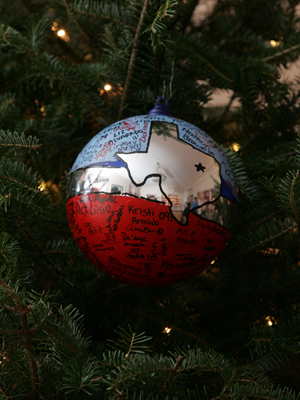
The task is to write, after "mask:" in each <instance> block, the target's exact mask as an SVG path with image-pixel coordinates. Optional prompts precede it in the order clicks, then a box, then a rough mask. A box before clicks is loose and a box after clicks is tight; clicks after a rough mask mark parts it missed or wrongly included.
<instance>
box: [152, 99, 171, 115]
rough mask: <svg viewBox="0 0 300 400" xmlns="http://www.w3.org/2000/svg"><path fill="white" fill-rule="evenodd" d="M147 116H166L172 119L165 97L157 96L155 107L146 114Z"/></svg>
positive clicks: (167, 100)
mask: <svg viewBox="0 0 300 400" xmlns="http://www.w3.org/2000/svg"><path fill="white" fill-rule="evenodd" d="M148 115H167V116H168V117H172V112H171V109H170V102H169V99H168V98H167V97H165V96H159V97H158V98H157V100H156V102H155V106H154V107H153V108H152V109H151V110H150V111H149V112H148Z"/></svg>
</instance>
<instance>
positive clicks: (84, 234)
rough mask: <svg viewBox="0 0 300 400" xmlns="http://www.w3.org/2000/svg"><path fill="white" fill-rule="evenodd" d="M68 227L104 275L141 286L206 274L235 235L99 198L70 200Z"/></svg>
mask: <svg viewBox="0 0 300 400" xmlns="http://www.w3.org/2000/svg"><path fill="white" fill-rule="evenodd" d="M66 211H67V217H68V222H69V225H70V228H71V231H72V234H73V236H74V239H75V241H76V243H77V244H78V246H79V248H80V249H81V251H82V252H83V253H84V254H85V256H86V257H87V258H88V259H89V260H90V261H91V262H92V263H93V264H94V265H95V266H96V267H97V268H99V269H100V270H101V271H102V272H104V273H106V274H108V275H110V276H111V277H113V278H115V279H118V280H120V281H123V282H126V283H129V284H132V285H138V286H167V285H172V284H176V283H179V282H182V281H184V280H186V279H188V278H191V277H193V276H195V275H197V274H199V273H200V272H202V271H203V270H205V269H206V268H207V267H208V266H209V265H210V264H211V263H212V262H213V261H214V260H215V259H216V258H217V257H218V256H219V255H220V253H221V252H222V250H223V249H224V247H225V245H226V244H227V242H228V241H229V239H230V232H229V231H228V230H226V229H225V228H223V227H222V226H221V225H219V224H217V223H215V222H213V221H207V220H205V219H203V218H201V217H200V216H198V215H194V214H192V213H191V214H189V216H188V223H187V224H185V225H182V224H180V223H179V222H178V221H177V220H176V219H175V218H174V216H173V215H172V213H171V212H170V209H169V206H166V205H163V204H161V203H156V202H153V201H148V200H145V199H140V198H135V197H131V196H122V195H105V194H99V193H93V194H88V195H84V196H75V197H72V198H70V199H69V200H68V201H67V204H66Z"/></svg>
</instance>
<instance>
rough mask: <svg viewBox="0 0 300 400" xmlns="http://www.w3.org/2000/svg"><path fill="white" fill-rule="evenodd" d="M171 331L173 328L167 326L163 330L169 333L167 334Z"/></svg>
mask: <svg viewBox="0 0 300 400" xmlns="http://www.w3.org/2000/svg"><path fill="white" fill-rule="evenodd" d="M170 332H171V328H169V327H167V326H166V327H165V329H164V330H163V333H167V334H169V333H170Z"/></svg>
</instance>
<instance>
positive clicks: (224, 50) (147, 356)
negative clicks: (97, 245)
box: [0, 0, 300, 400]
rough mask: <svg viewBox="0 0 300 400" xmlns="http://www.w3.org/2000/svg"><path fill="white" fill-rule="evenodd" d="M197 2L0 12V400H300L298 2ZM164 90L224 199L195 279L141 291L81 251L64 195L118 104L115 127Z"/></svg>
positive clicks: (59, 0)
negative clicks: (223, 225)
mask: <svg viewBox="0 0 300 400" xmlns="http://www.w3.org/2000/svg"><path fill="white" fill-rule="evenodd" d="M146 2H147V5H148V7H147V12H146V15H145V20H144V21H143V26H142V31H141V36H140V38H139V41H138V42H136V41H135V40H136V32H137V27H138V24H139V21H140V16H141V13H142V10H143V6H144V4H145V3H146ZM205 3H206V2H204V1H200V2H199V5H200V10H203V8H201V6H202V5H203V4H205ZM212 3H213V7H212V9H211V10H209V11H207V12H204V11H203V13H202V11H200V15H199V14H197V15H198V17H195V15H196V14H195V13H196V11H197V10H199V9H198V8H197V7H198V1H197V0H151V1H150V0H149V1H147V0H146V1H142V0H123V1H120V0H106V1H100V0H94V1H92V0H40V1H32V0H26V1H22V0H13V1H11V0H0V129H1V130H0V227H1V231H0V399H17V398H18V399H49V400H50V399H110V400H117V399H130V400H175V399H180V400H182V399H187V400H196V399H197V400H198V399H203V400H222V399H230V400H232V399H236V400H238V399H272V400H277V399H278V400H292V399H297V398H299V392H300V385H299V378H298V377H299V373H300V356H299V354H300V313H299V307H300V290H299V289H300V270H299V266H300V252H299V248H300V246H299V244H300V243H299V222H300V139H299V122H300V121H299V118H300V117H299V115H300V113H299V98H300V88H299V82H300V81H299V78H295V79H294V81H293V82H288V81H285V80H284V79H283V78H282V74H283V72H284V71H285V70H286V69H287V68H288V66H289V63H291V62H294V61H295V60H297V59H298V57H299V55H300V45H299V43H300V30H299V23H300V20H299V19H300V17H299V15H300V12H299V6H298V1H296V0H285V1H281V0H274V1H272V2H270V1H268V0H240V1H235V0H216V1H215V2H212ZM207 4H208V2H207ZM297 9H298V14H297V12H296V11H297ZM61 29H64V31H65V34H64V35H63V36H59V35H58V32H59V30H61ZM271 40H272V41H273V42H272V43H273V44H275V46H274V47H273V46H271V44H270V41H271ZM135 49H136V50H137V56H136V58H134V65H133V68H132V69H131V70H130V71H129V68H128V66H129V63H130V60H132V53H133V51H135ZM126 82H127V83H128V88H126V86H125V83H126ZM106 84H110V85H111V90H109V91H106V90H105V89H104V86H105V85H106ZM125 89H126V90H125ZM216 90H223V91H226V93H227V94H228V102H227V104H226V105H225V106H220V107H214V106H212V105H211V98H212V94H213V93H214V92H215V91H216ZM163 93H165V94H166V95H167V96H169V97H170V98H171V100H170V103H171V108H172V112H173V115H175V116H176V117H178V118H181V119H183V120H186V121H189V122H191V123H193V124H195V125H196V126H199V127H200V128H201V129H203V130H204V131H205V132H207V133H208V134H209V135H210V136H211V137H213V138H214V139H215V140H216V141H217V142H218V143H219V144H220V145H222V148H223V149H224V151H225V153H226V155H227V157H228V159H229V161H230V163H231V165H232V168H233V170H234V172H235V176H236V180H237V182H238V187H239V193H240V204H239V206H238V207H236V208H235V209H230V210H228V213H229V212H230V231H231V234H232V238H231V240H230V242H229V244H228V246H227V247H226V249H225V250H224V252H223V253H222V255H221V256H220V257H219V259H218V260H217V261H216V262H215V263H214V264H213V265H211V267H210V268H208V269H207V270H206V271H205V272H203V273H202V274H200V275H198V276H197V277H195V278H193V279H191V280H189V281H186V282H184V283H181V284H177V285H175V286H171V287H166V288H140V287H134V286H129V285H127V284H124V283H121V282H118V281H115V280H113V279H112V278H110V277H108V276H106V275H104V274H103V273H101V272H100V271H98V270H96V268H95V267H94V266H93V265H91V263H90V262H89V261H88V260H87V259H86V258H85V257H84V256H83V254H82V253H81V252H80V250H79V249H78V247H77V246H76V244H75V243H74V240H73V238H72V236H71V233H70V230H69V227H68V224H67V219H66V215H65V199H66V183H67V179H68V171H69V170H70V168H71V166H72V164H73V162H74V160H75V158H76V156H77V154H78V153H79V152H80V151H81V149H82V148H83V146H84V145H85V144H86V143H87V142H88V141H89V140H90V139H91V138H92V137H93V136H94V135H95V134H96V133H98V132H99V131H100V130H102V129H104V128H105V127H106V126H108V125H110V124H111V123H113V122H116V121H117V119H118V115H119V113H120V104H121V100H122V96H124V97H125V96H126V101H125V107H124V108H123V109H122V110H121V112H122V113H123V115H124V116H125V117H126V116H134V115H142V114H146V113H147V112H148V111H149V109H151V108H152V106H153V104H154V103H155V100H156V98H157V97H158V96H159V95H161V94H163ZM235 104H238V105H237V106H235ZM234 143H238V144H239V145H240V148H239V150H238V151H237V152H235V151H233V150H232V146H233V144H234ZM224 206H225V205H224Z"/></svg>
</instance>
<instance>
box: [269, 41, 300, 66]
mask: <svg viewBox="0 0 300 400" xmlns="http://www.w3.org/2000/svg"><path fill="white" fill-rule="evenodd" d="M298 49H300V44H297V45H296V46H293V47H290V48H289V49H286V50H283V51H281V52H279V53H276V54H273V55H272V56H269V57H266V58H264V59H263V61H264V62H269V61H272V60H274V59H275V58H278V57H281V56H284V55H285V54H289V53H292V52H293V51H295V50H298Z"/></svg>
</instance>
